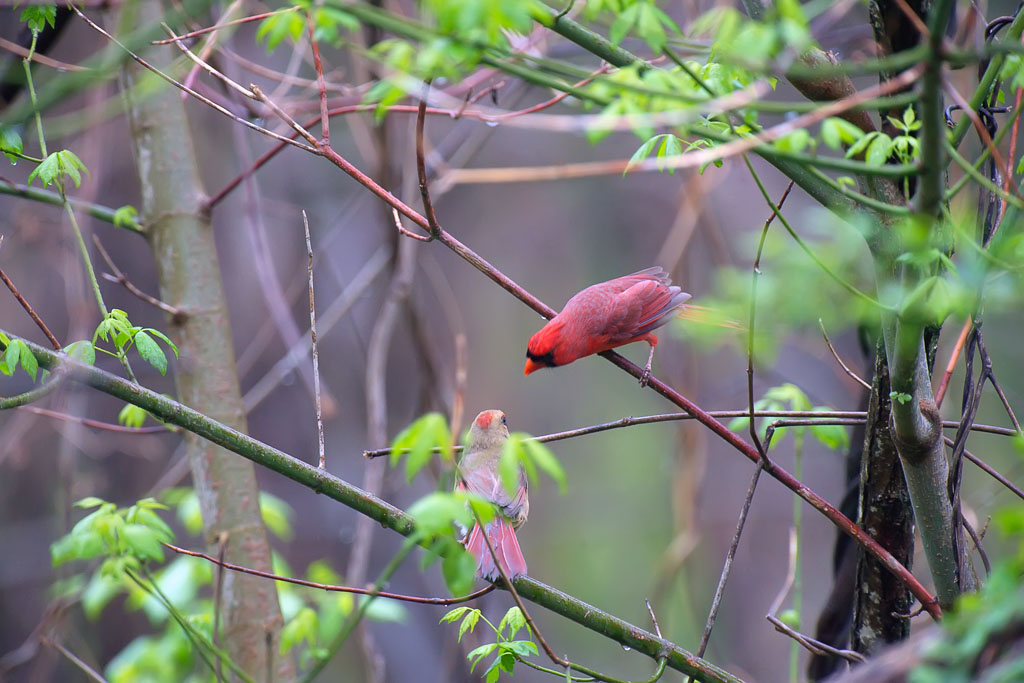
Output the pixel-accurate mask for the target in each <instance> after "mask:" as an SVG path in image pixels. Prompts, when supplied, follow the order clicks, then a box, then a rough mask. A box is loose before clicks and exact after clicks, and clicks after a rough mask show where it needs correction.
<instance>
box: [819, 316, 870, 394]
mask: <svg viewBox="0 0 1024 683" xmlns="http://www.w3.org/2000/svg"><path fill="white" fill-rule="evenodd" d="M818 327H819V328H821V336H822V337H824V338H825V346H827V347H828V350H829V351H831V352H832V357H833V358H835V359H836V362H837V363H839V367H841V368H842V369H843V372H845V373H846V374H847V375H849V376H850V377H852V378H853V380H854V381H855V382H857V384H859V385H861V386H862V387H864V388H865V389H867V390H868V391H871V385H870V384H868V383H867V382H865V381H864V380H863V379H861V378H860V375H858V374H857V373H856V372H854V371H853V370H851V369H850V366H848V365H847V364H846V363H844V362H843V359H842V358H840V357H839V353H837V352H836V349H835V347H834V346H832V341H831V340H830V339H829V338H828V332H826V331H825V323H823V322H822V321H821V318H818Z"/></svg>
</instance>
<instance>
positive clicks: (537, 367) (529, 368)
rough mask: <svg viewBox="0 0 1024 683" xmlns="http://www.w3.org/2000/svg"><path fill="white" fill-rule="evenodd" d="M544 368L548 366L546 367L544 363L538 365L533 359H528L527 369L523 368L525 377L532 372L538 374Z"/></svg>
mask: <svg viewBox="0 0 1024 683" xmlns="http://www.w3.org/2000/svg"><path fill="white" fill-rule="evenodd" d="M543 367H547V366H545V365H544V364H543V363H538V362H537V361H535V360H534V359H532V358H527V359H526V367H525V368H523V376H524V377H525V376H526V375H529V374H530V373H531V372H536V371H537V370H540V369H541V368H543Z"/></svg>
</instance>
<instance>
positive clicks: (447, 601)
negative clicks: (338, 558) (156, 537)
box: [164, 543, 495, 605]
mask: <svg viewBox="0 0 1024 683" xmlns="http://www.w3.org/2000/svg"><path fill="white" fill-rule="evenodd" d="M164 545H165V546H167V547H168V548H170V549H171V550H173V551H174V552H176V553H179V554H181V555H190V556H192V557H198V558H200V559H203V560H206V561H207V562H210V563H211V564H215V565H218V566H220V567H223V568H224V569H230V570H231V571H233V572H238V573H240V574H249V575H251V576H258V577H260V578H263V579H272V580H274V581H281V582H283V583H291V584H295V585H296V586H305V587H306V588H316V589H317V590H322V591H327V592H329V593H355V594H356V595H371V594H373V595H376V596H377V597H379V598H387V599H388V600H399V601H401V602H415V603H418V604H421V605H456V604H458V603H460V602H469V601H470V600H476V599H477V598H479V597H480V596H482V595H486V594H488V593H490V592H491V591H493V590H494V589H495V586H494V585H493V584H488V585H487V586H485V587H484V588H482V589H480V590H478V591H474V592H472V593H470V594H468V595H462V596H459V597H457V598H422V597H419V596H416V595H404V594H402V593H388V592H386V591H373V590H371V589H369V588H357V587H355V586H337V585H333V584H329V583H317V582H316V581H306V580H305V579H296V578H294V577H291V576H282V575H280V574H272V573H270V572H263V571H260V570H258V569H250V568H249V567H242V566H241V565H237V564H232V563H230V562H224V561H223V560H218V559H217V558H216V557H213V556H211V555H207V554H206V553H201V552H199V551H197V550H187V549H185V548H179V547H178V546H176V545H173V544H171V543H164Z"/></svg>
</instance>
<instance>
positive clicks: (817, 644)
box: [764, 614, 867, 664]
mask: <svg viewBox="0 0 1024 683" xmlns="http://www.w3.org/2000/svg"><path fill="white" fill-rule="evenodd" d="M764 618H765V619H767V620H768V621H770V622H771V623H772V625H773V626H774V627H775V630H776V631H778V632H779V633H783V634H785V635H787V636H789V637H790V638H792V639H793V640H795V641H796V642H798V643H800V644H801V645H802V646H804V648H806V649H807V650H808V651H810V652H811V653H813V654H816V655H832V656H834V657H842V658H843V659H845V660H846V661H848V662H853V663H854V664H860V663H862V662H866V661H867V658H865V657H864V655H862V654H861V653H859V652H854V651H853V650H840V649H839V648H835V647H832V646H831V645H828V644H827V643H823V642H821V641H820V640H815V639H814V638H811V637H810V636H808V635H805V634H803V633H800V632H799V631H796V630H794V629H792V628H790V627H789V626H787V625H786V624H785V623H784V622H782V621H781V620H779V619H778V617H775V616H773V615H771V614H766V615H765V617H764Z"/></svg>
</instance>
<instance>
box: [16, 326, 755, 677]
mask: <svg viewBox="0 0 1024 683" xmlns="http://www.w3.org/2000/svg"><path fill="white" fill-rule="evenodd" d="M0 332H3V333H4V334H8V336H9V337H12V338H13V337H14V336H16V335H10V334H9V333H8V332H7V331H6V330H2V329H0ZM25 344H26V345H27V346H28V347H29V349H30V350H31V351H32V353H33V354H34V355H35V357H36V360H38V361H39V365H40V366H41V367H43V368H46V369H49V370H51V371H53V370H55V369H56V368H58V367H63V368H64V369H65V370H66V372H67V373H68V377H69V378H70V379H72V380H74V381H76V382H79V383H82V384H85V385H87V386H90V387H92V388H94V389H97V390H99V391H101V392H103V393H106V394H109V395H111V396H114V397H115V398H119V399H121V400H124V401H127V402H129V403H131V404H133V405H136V406H139V407H140V408H142V409H143V410H146V411H147V412H149V413H151V414H153V416H154V417H156V418H157V419H159V420H163V421H165V422H169V423H171V424H175V425H178V426H179V427H182V428H184V429H186V430H188V431H190V432H192V433H194V434H196V435H198V436H200V437H202V438H204V439H207V440H209V441H211V442H212V443H215V444H217V445H220V446H223V447H224V448H227V449H229V450H231V451H233V452H235V453H237V454H238V455H241V456H242V457H244V458H246V459H248V460H250V461H252V462H254V463H256V464H257V465H262V466H264V467H266V468H268V469H271V470H273V471H274V472H277V473H279V474H282V475H284V476H286V477H288V478H289V479H291V480H293V481H295V482H297V483H299V484H301V485H303V486H305V487H307V488H309V489H311V490H313V491H314V492H316V493H322V494H324V495H326V496H327V497H329V498H331V499H333V500H336V501H338V502H340V503H342V504H344V505H346V506H348V507H350V508H352V509H353V510H355V511H356V512H359V513H360V514H363V515H366V516H367V517H369V518H370V519H373V520H375V521H377V522H379V523H380V524H381V525H383V526H385V527H387V528H389V529H392V530H394V531H397V532H398V533H400V534H402V535H403V536H410V535H412V534H413V533H414V532H415V530H416V524H415V521H414V520H413V518H412V517H410V516H409V515H408V514H406V513H405V512H403V511H402V510H399V509H398V508H396V507H395V506H393V505H391V504H390V503H387V502H385V501H383V500H381V499H380V498H377V497H376V496H373V495H371V494H369V493H367V492H366V491H363V490H362V489H359V488H358V487H356V486H353V485H351V484H349V483H348V482H346V481H343V480H342V479H339V478H338V477H335V476H334V475H332V474H330V473H328V472H326V471H324V470H321V469H319V468H318V467H315V466H313V465H310V464H308V463H306V462H303V461H301V460H298V459H297V458H294V457H292V456H290V455H288V454H287V453H284V452H283V451H280V450H278V449H276V448H274V447H272V446H268V445H267V444H265V443H262V442H260V441H257V440H256V439H253V438H252V437H250V436H248V435H246V434H243V433H241V432H239V431H237V430H235V429H231V428H230V427H228V426H226V425H224V424H222V423H220V422H218V421H216V420H213V419H211V418H209V417H207V416H205V415H203V414H202V413H199V412H197V411H196V410H193V409H192V408H189V407H188V406H185V405H183V404H181V403H178V402H177V401H174V400H172V399H169V398H167V397H166V396H163V395H161V394H158V393H156V392H155V391H151V390H149V389H146V388H145V387H141V386H139V385H137V384H133V383H131V382H128V381H127V380H125V379H123V378H121V377H118V376H116V375H113V374H111V373H109V372H106V371H103V370H100V369H98V368H94V367H91V366H88V365H84V364H82V363H79V362H77V361H75V360H73V359H71V358H68V357H67V356H66V355H64V354H58V353H54V352H52V351H50V350H48V349H46V348H44V347H42V346H39V345H38V344H34V343H32V342H29V341H25ZM515 586H516V590H517V591H518V592H519V595H520V596H521V597H523V598H525V599H527V600H530V601H531V602H535V603H536V604H538V605H540V606H542V607H545V608H546V609H549V610H551V611H552V612H555V613H556V614H560V615H561V616H563V617H565V618H567V619H570V620H572V621H575V622H576V623H578V624H580V625H582V626H583V627H585V628H587V629H589V630H591V631H594V632H595V633H599V634H601V635H603V636H605V637H607V638H610V639H612V640H615V641H616V642H618V643H620V644H622V645H625V646H627V647H629V648H632V649H633V650H636V651H637V652H640V653H642V654H645V655H647V656H648V657H651V658H652V659H655V658H658V657H661V656H666V655H667V657H668V666H669V667H671V668H673V669H675V670H677V671H681V672H683V673H685V674H688V675H692V676H694V677H695V678H697V679H698V680H702V681H723V682H729V683H738V682H739V679H738V678H736V677H735V676H733V675H732V674H730V673H728V672H726V671H723V670H722V669H719V668H718V667H716V666H714V665H713V664H711V663H709V662H707V661H705V660H703V659H701V658H699V657H696V656H694V655H693V654H691V653H690V652H688V651H686V650H684V649H683V648H681V647H679V646H678V645H676V644H675V643H673V642H671V641H668V640H665V639H664V638H659V637H658V636H656V635H654V634H653V633H649V632H648V631H645V630H644V629H642V628H640V627H639V626H635V625H633V624H630V623H629V622H626V621H624V620H622V619H619V618H617V617H615V616H613V615H611V614H608V613H607V612H604V611H603V610H600V609H598V608H597V607H594V606H593V605H589V604H587V603H585V602H583V601H582V600H579V599H577V598H575V597H573V596H571V595H568V594H566V593H563V592H562V591H559V590H557V589H555V588H552V587H551V586H548V585H546V584H543V583H541V582H540V581H537V580H535V579H532V578H530V577H528V576H524V577H520V578H518V579H516V581H515Z"/></svg>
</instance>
